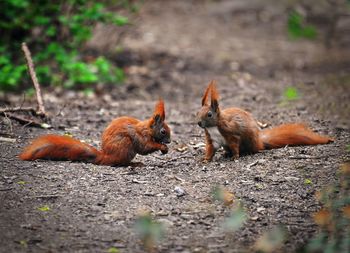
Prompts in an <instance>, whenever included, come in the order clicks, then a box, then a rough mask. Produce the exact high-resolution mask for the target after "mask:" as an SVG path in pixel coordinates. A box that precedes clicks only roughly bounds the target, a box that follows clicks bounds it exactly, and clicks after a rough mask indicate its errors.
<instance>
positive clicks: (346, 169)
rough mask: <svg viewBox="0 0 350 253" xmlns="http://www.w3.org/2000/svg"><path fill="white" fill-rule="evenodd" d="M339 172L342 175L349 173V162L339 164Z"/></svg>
mask: <svg viewBox="0 0 350 253" xmlns="http://www.w3.org/2000/svg"><path fill="white" fill-rule="evenodd" d="M340 173H341V174H344V175H350V163H344V164H342V165H340Z"/></svg>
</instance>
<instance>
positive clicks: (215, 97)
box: [209, 80, 219, 111]
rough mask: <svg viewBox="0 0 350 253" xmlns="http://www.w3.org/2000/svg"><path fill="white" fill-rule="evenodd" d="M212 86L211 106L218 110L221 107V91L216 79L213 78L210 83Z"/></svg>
mask: <svg viewBox="0 0 350 253" xmlns="http://www.w3.org/2000/svg"><path fill="white" fill-rule="evenodd" d="M209 87H210V106H211V107H212V108H213V109H214V111H217V109H218V108H219V101H218V100H219V93H218V91H217V89H216V81H215V80H213V81H211V82H210V84H209Z"/></svg>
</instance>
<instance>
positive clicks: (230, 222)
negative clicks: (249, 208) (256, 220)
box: [223, 206, 247, 232]
mask: <svg viewBox="0 0 350 253" xmlns="http://www.w3.org/2000/svg"><path fill="white" fill-rule="evenodd" d="M246 220H247V214H246V213H245V211H244V209H243V208H242V207H241V206H239V207H237V208H234V209H233V210H232V211H231V213H230V215H229V216H228V217H227V218H226V219H225V221H224V223H223V227H224V229H225V230H226V231H230V232H235V231H237V230H239V229H240V228H241V227H242V226H243V224H244V222H245V221H246Z"/></svg>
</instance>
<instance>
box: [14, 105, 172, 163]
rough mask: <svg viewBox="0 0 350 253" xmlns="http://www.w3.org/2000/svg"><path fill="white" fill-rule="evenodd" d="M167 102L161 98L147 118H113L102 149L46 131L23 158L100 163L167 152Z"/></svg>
mask: <svg viewBox="0 0 350 253" xmlns="http://www.w3.org/2000/svg"><path fill="white" fill-rule="evenodd" d="M164 121H165V111H164V102H163V100H160V101H159V102H158V103H157V104H156V107H155V111H154V113H153V116H152V117H151V118H150V119H148V120H145V121H140V120H138V119H135V118H132V117H120V118H116V119H114V120H113V121H112V122H111V123H110V124H109V125H108V126H107V128H106V129H105V130H104V132H103V134H102V149H101V151H99V150H97V149H95V148H94V147H92V146H90V145H88V144H86V143H82V142H80V141H78V140H75V139H73V138H71V137H68V136H58V135H44V136H41V137H39V138H37V139H35V140H34V141H33V142H32V144H30V145H29V146H28V147H26V148H25V150H24V151H23V152H22V153H21V154H20V155H19V157H20V158H21V159H22V160H36V159H46V160H70V161H83V162H90V163H94V164H100V165H110V166H117V165H127V164H129V163H130V162H131V160H132V159H133V158H134V157H135V156H136V154H140V155H147V154H150V153H152V152H155V151H157V150H160V151H161V152H162V153H163V154H166V153H167V152H168V147H167V145H166V144H168V143H170V128H169V127H168V125H167V124H166V123H165V122H164Z"/></svg>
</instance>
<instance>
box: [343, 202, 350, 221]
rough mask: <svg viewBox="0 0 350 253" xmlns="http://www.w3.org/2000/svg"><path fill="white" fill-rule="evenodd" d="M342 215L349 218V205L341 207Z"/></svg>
mask: <svg viewBox="0 0 350 253" xmlns="http://www.w3.org/2000/svg"><path fill="white" fill-rule="evenodd" d="M343 213H344V216H345V217H346V218H348V219H350V205H348V206H345V207H343Z"/></svg>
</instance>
